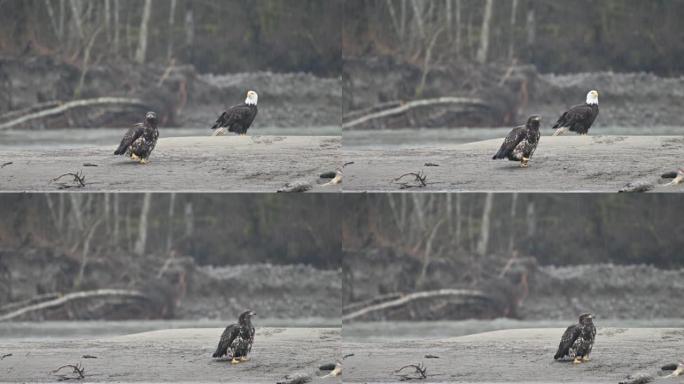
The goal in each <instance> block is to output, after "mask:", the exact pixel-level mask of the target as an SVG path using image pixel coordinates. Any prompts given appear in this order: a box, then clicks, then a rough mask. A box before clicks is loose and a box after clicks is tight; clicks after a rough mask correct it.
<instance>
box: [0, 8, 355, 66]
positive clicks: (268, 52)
mask: <svg viewBox="0 0 684 384" xmlns="http://www.w3.org/2000/svg"><path fill="white" fill-rule="evenodd" d="M341 13H342V1H341V0H325V1H320V0H252V1H241V0H202V1H196V0H143V1H140V0H87V1H86V0H0V55H6V56H29V55H36V54H41V55H55V56H59V57H61V58H62V59H63V60H65V61H68V62H74V63H80V62H90V63H94V64H95V65H97V64H98V63H105V62H122V61H135V62H138V63H158V64H166V63H168V62H169V61H170V59H171V58H175V59H176V63H177V64H192V65H194V66H195V67H196V68H197V70H198V71H200V72H211V73H227V72H253V71H266V70H268V71H274V72H293V71H304V72H312V73H315V74H318V75H324V76H337V75H338V74H339V71H340V70H341V57H340V39H341V36H340V34H341V30H342V22H341V20H342V17H341Z"/></svg>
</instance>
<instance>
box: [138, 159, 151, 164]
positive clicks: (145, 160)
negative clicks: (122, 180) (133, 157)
mask: <svg viewBox="0 0 684 384" xmlns="http://www.w3.org/2000/svg"><path fill="white" fill-rule="evenodd" d="M148 161H149V160H147V159H140V164H147V162H148Z"/></svg>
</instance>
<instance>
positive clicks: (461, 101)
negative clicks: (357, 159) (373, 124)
mask: <svg viewBox="0 0 684 384" xmlns="http://www.w3.org/2000/svg"><path fill="white" fill-rule="evenodd" d="M441 104H456V105H460V106H461V107H464V108H473V107H475V108H490V106H489V105H488V104H487V103H485V102H484V101H483V100H480V99H473V98H468V97H438V98H434V99H423V100H413V101H409V102H406V103H404V104H402V105H400V106H398V107H393V108H389V109H385V110H382V111H379V112H373V113H370V114H367V115H365V116H363V117H359V118H357V119H354V120H351V121H348V122H346V123H342V129H349V128H352V127H355V126H357V125H361V124H364V123H367V122H369V121H372V120H377V119H382V118H386V117H390V116H395V115H400V114H402V113H406V112H408V111H410V110H411V109H414V108H420V107H430V106H434V105H441Z"/></svg>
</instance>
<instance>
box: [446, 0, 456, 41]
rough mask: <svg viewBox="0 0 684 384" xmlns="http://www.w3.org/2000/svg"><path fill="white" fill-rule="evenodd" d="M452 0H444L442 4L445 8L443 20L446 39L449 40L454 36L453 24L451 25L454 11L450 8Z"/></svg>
mask: <svg viewBox="0 0 684 384" xmlns="http://www.w3.org/2000/svg"><path fill="white" fill-rule="evenodd" d="M452 1H453V0H444V2H445V4H444V8H445V10H444V13H445V18H444V22H445V23H446V31H447V40H449V42H451V41H452V39H453V38H454V33H453V25H452V23H453V16H454V15H453V13H454V11H453V9H452Z"/></svg>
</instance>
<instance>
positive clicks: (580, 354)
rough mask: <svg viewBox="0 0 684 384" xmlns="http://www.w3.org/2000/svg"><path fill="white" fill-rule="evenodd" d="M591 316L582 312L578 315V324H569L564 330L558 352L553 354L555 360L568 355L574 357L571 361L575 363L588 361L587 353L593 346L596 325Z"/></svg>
mask: <svg viewBox="0 0 684 384" xmlns="http://www.w3.org/2000/svg"><path fill="white" fill-rule="evenodd" d="M592 318H593V317H592V315H591V313H583V314H581V315H580V317H579V323H578V324H575V325H571V326H569V327H568V329H566V330H565V333H563V337H561V341H560V345H559V346H558V352H556V354H555V355H554V356H553V358H554V359H555V360H558V359H561V358H563V357H565V356H570V357H571V358H574V359H575V360H574V361H573V363H575V364H579V363H582V362H586V361H589V354H590V353H591V349H592V348H593V347H594V338H595V337H596V327H595V326H594V322H593V320H592Z"/></svg>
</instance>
